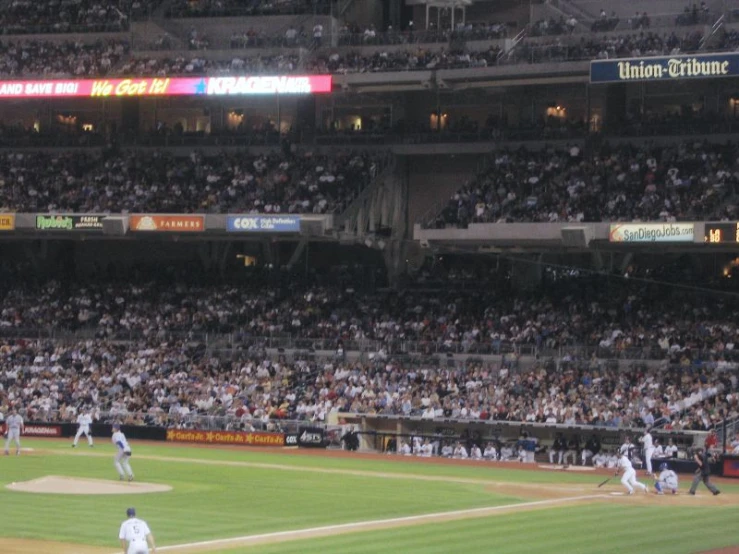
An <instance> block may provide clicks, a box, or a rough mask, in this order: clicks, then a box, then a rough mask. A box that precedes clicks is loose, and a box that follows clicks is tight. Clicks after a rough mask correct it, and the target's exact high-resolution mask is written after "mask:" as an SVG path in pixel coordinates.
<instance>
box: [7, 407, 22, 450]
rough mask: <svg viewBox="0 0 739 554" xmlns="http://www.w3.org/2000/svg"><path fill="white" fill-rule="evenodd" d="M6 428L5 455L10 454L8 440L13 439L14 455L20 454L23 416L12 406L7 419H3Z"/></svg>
mask: <svg viewBox="0 0 739 554" xmlns="http://www.w3.org/2000/svg"><path fill="white" fill-rule="evenodd" d="M5 424H6V427H7V430H8V438H7V439H5V455H6V456H8V455H9V454H10V442H11V441H15V455H16V456H20V453H21V434H22V433H23V418H22V417H21V416H20V415H18V410H17V409H16V408H13V409H12V410H10V415H9V416H8V419H6V420H5Z"/></svg>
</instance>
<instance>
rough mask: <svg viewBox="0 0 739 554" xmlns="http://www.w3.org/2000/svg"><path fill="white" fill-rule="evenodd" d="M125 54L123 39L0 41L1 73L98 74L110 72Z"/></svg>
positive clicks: (81, 75)
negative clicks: (89, 41)
mask: <svg viewBox="0 0 739 554" xmlns="http://www.w3.org/2000/svg"><path fill="white" fill-rule="evenodd" d="M127 55H128V43H127V42H126V41H119V40H109V41H96V42H92V43H81V42H72V41H65V42H49V41H17V42H13V41H0V75H2V76H7V77H14V78H16V79H22V78H28V77H44V78H56V77H67V76H74V77H100V76H106V75H110V74H111V73H112V71H113V69H114V68H115V67H116V66H117V65H118V64H119V63H120V62H121V61H122V60H123V59H124V58H125V57H126V56H127Z"/></svg>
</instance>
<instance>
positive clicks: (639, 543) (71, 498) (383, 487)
mask: <svg viewBox="0 0 739 554" xmlns="http://www.w3.org/2000/svg"><path fill="white" fill-rule="evenodd" d="M24 447H31V448H33V449H34V452H31V453H28V454H24V455H22V456H20V457H15V456H9V457H2V458H1V459H0V485H2V488H0V502H1V503H2V504H1V505H2V506H3V509H2V514H3V516H2V524H1V525H0V537H3V538H5V539H10V538H13V539H34V540H45V541H61V542H66V543H74V544H79V545H90V546H98V547H106V548H108V549H109V550H107V551H110V552H115V549H116V548H117V540H116V539H117V531H118V526H119V525H120V522H121V521H122V520H123V519H124V517H125V509H126V508H127V507H128V506H135V507H136V508H137V510H138V512H139V515H140V517H142V518H143V519H146V520H147V521H148V522H149V524H150V526H151V528H152V530H153V532H154V535H155V536H156V539H157V543H158V545H159V546H160V547H164V546H166V547H174V546H176V545H183V544H188V543H193V542H199V541H209V540H217V539H226V538H231V537H243V536H248V535H256V534H263V533H270V532H278V531H290V530H297V529H310V528H315V527H322V526H331V525H337V524H344V523H353V522H367V521H373V520H387V519H392V518H401V517H405V516H415V515H422V514H433V513H439V512H450V511H457V510H468V509H474V508H483V507H494V506H498V507H501V506H514V505H517V504H525V505H527V504H528V503H531V502H535V501H537V500H538V499H551V498H553V497H552V494H551V493H552V491H555V492H556V495H555V496H556V499H555V500H547V502H553V504H551V505H549V504H548V505H546V506H545V507H541V506H537V507H536V509H535V510H528V509H527V510H522V511H509V510H508V508H506V509H503V510H501V511H500V512H499V513H495V514H491V515H487V516H485V517H474V518H470V519H456V520H454V521H435V522H433V523H421V524H414V525H404V526H401V527H394V528H381V529H373V530H371V531H351V532H345V533H343V534H338V535H335V536H326V537H319V538H311V539H305V538H301V539H299V540H294V541H284V542H279V543H275V544H262V545H258V546H249V547H247V546H240V547H238V548H230V549H229V548H228V547H227V546H228V545H220V546H219V545H214V546H213V547H210V549H208V551H209V552H224V553H225V552H228V553H235V552H264V553H287V552H301V553H305V552H309V553H311V552H315V553H318V552H322V553H325V552H337V553H338V552H341V553H372V552H410V553H415V552H419V553H420V552H423V553H429V552H450V553H452V552H466V553H470V552H492V551H495V552H506V553H508V552H510V553H517V552H522V553H523V552H545V551H547V552H550V551H551V552H559V551H561V552H573V553H575V552H583V553H585V552H626V551H629V550H638V551H640V552H645V553H652V552H654V553H665V554H667V553H669V554H673V553H691V552H702V551H705V550H708V549H711V548H717V547H723V546H730V545H739V528H737V526H736V514H737V505H738V504H739V484H737V485H733V484H732V485H722V490H723V492H724V495H722V496H721V497H717V499H720V500H721V502H718V501H717V502H715V503H712V502H711V500H712V497H708V496H706V492H705V489H704V490H703V491H702V492H703V496H700V497H687V496H684V495H680V496H678V497H677V499H679V501H680V502H674V500H675V498H672V499H670V498H667V497H657V496H655V495H650V496H649V497H646V496H645V497H643V498H621V497H608V496H607V494H608V493H609V492H610V491H617V490H620V489H619V487H618V484H617V481H616V480H614V481H613V483H614V485H613V486H610V485H609V486H608V487H605V488H604V489H597V488H596V486H595V485H596V484H597V483H598V482H599V481H600V480H601V479H602V477H601V476H597V475H594V474H592V473H591V474H587V473H576V472H553V471H538V472H532V471H520V470H516V469H503V468H496V467H495V466H494V465H491V466H484V467H481V466H477V465H475V466H472V465H470V467H461V466H451V465H436V464H428V463H423V462H408V461H407V460H402V461H397V460H393V459H382V460H364V459H351V458H329V457H322V456H302V455H295V454H293V453H290V452H286V453H284V454H281V453H280V454H275V453H269V452H258V451H256V452H255V451H244V450H238V449H233V448H229V449H218V448H210V449H203V448H190V447H182V446H171V445H152V444H139V445H136V444H134V457H133V459H132V465H133V468H134V471H135V472H136V475H137V481H145V482H149V483H163V484H168V485H170V486H172V487H173V490H172V491H170V492H165V493H155V494H142V495H95V496H92V495H56V494H31V493H24V492H18V491H11V490H8V489H7V488H5V485H7V484H9V483H11V482H21V481H27V480H31V479H36V478H40V477H43V476H47V475H60V476H69V477H81V478H95V479H111V480H115V479H116V473H115V470H114V468H113V465H112V455H113V449H112V447H111V446H109V445H108V444H107V443H102V442H101V443H99V444H98V446H96V448H94V449H88V448H87V447H86V446H81V447H79V448H77V449H75V450H72V449H71V448H69V442H67V441H49V440H27V441H24ZM686 480H687V478H686V477H683V479H682V487H683V488H685V486H686V485H687V484H688V483H687V482H686ZM570 491H571V492H570ZM539 493H541V494H539ZM598 495H600V496H605V497H601V498H595V499H592V500H591V499H588V500H586V501H585V502H586V503H582V502H578V503H569V504H563V505H559V504H557V503H558V502H559V500H558V499H559V498H561V497H563V496H564V497H567V498H572V497H581V496H586V497H590V496H598ZM632 500H633V502H632ZM691 501H695V503H694V504H691ZM0 550H3V548H1V547H0ZM167 550H171V551H172V552H176V551H177V550H178V549H177V548H165V549H164V550H163V551H167ZM100 552H106V550H105V549H103V548H101V549H100ZM39 554H41V552H39Z"/></svg>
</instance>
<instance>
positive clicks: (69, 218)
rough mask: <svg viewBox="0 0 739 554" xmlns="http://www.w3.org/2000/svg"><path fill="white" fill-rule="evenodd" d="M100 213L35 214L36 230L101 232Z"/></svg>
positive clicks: (101, 217)
mask: <svg viewBox="0 0 739 554" xmlns="http://www.w3.org/2000/svg"><path fill="white" fill-rule="evenodd" d="M104 217H105V216H102V215H66V214H60V215H37V216H36V230H37V231H100V232H101V233H102V232H103V218H104Z"/></svg>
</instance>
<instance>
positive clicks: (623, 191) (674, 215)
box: [434, 141, 739, 227]
mask: <svg viewBox="0 0 739 554" xmlns="http://www.w3.org/2000/svg"><path fill="white" fill-rule="evenodd" d="M737 191H739V157H738V156H737V148H736V145H734V144H725V145H722V144H711V143H707V142H700V141H691V142H683V143H679V144H675V145H671V146H662V147H660V146H647V147H643V148H638V147H634V146H631V145H623V146H613V147H611V146H608V145H605V146H604V147H603V148H602V149H601V150H599V151H597V152H592V153H586V152H585V151H583V149H581V148H580V147H579V146H576V145H573V146H570V147H569V148H564V149H554V148H545V149H543V150H541V151H538V152H534V151H529V150H525V149H520V150H516V151H501V152H497V153H495V154H493V156H492V158H491V160H490V163H489V164H488V167H487V169H486V170H485V171H483V173H482V174H480V175H478V176H477V177H476V178H475V179H474V180H473V181H472V182H471V183H469V184H467V185H465V186H464V187H462V188H461V189H460V190H458V191H457V192H456V193H455V194H454V195H453V196H452V198H451V199H450V201H449V204H448V205H447V207H446V208H445V209H444V210H443V211H442V212H441V213H440V214H439V216H438V217H437V218H436V220H435V222H434V225H435V226H437V227H444V226H466V225H467V224H469V223H483V222H488V223H489V222H515V221H534V222H556V221H622V220H642V221H644V220H651V221H654V220H656V221H679V220H686V219H691V218H701V217H703V218H705V217H707V216H714V217H717V218H719V219H720V218H722V217H731V216H732V215H733V211H732V210H733V209H734V208H732V207H731V206H728V207H724V206H722V200H723V199H725V198H728V197H730V196H731V195H733V194H735V193H736V192H737Z"/></svg>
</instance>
